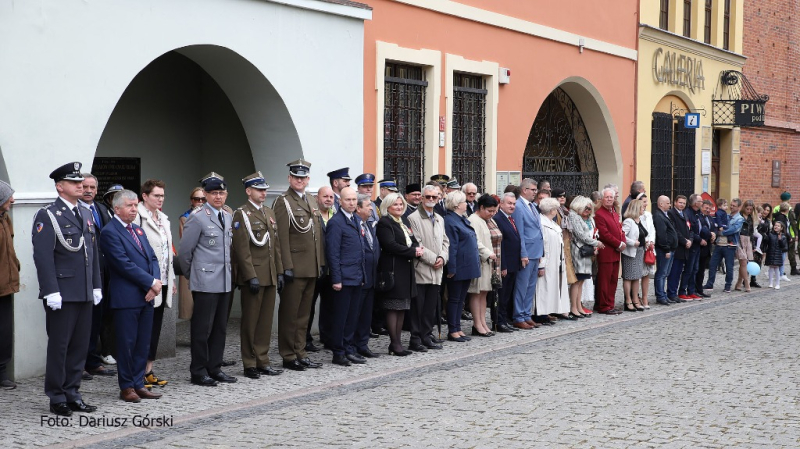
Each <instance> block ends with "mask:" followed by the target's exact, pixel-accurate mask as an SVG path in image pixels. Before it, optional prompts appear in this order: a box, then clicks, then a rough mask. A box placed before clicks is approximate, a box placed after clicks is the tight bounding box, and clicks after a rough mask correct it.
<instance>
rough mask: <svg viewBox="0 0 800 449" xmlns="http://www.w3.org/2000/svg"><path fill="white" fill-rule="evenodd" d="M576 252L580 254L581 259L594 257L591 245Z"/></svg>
mask: <svg viewBox="0 0 800 449" xmlns="http://www.w3.org/2000/svg"><path fill="white" fill-rule="evenodd" d="M578 251H579V252H580V255H581V257H592V256H594V247H593V246H592V245H583V246H581V247H580V248H579V249H578Z"/></svg>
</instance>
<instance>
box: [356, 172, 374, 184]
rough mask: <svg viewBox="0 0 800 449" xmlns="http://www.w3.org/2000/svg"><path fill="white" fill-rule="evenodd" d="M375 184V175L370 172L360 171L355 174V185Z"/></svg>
mask: <svg viewBox="0 0 800 449" xmlns="http://www.w3.org/2000/svg"><path fill="white" fill-rule="evenodd" d="M374 184H375V175H373V174H372V173H362V174H360V175H358V176H356V185H358V186H371V185H374Z"/></svg>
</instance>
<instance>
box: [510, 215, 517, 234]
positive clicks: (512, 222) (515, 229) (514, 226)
mask: <svg viewBox="0 0 800 449" xmlns="http://www.w3.org/2000/svg"><path fill="white" fill-rule="evenodd" d="M508 221H510V222H511V227H512V228H514V232H516V233H517V234H519V231H517V225H516V224H514V219H513V218H511V216H509V217H508Z"/></svg>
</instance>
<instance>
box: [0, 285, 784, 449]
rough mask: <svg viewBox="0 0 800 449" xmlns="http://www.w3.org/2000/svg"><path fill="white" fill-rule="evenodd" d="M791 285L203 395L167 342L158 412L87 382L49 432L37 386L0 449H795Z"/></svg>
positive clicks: (377, 343) (23, 398)
mask: <svg viewBox="0 0 800 449" xmlns="http://www.w3.org/2000/svg"><path fill="white" fill-rule="evenodd" d="M799 281H800V280H799ZM799 287H800V282H798V281H796V282H794V283H791V284H790V283H785V284H784V285H783V289H782V290H780V291H775V290H770V289H761V290H754V293H749V294H744V293H733V294H723V293H722V292H721V291H720V290H717V291H716V293H717V294H716V295H714V297H713V298H712V300H705V301H702V302H694V303H689V304H682V305H677V306H669V307H664V306H658V305H655V306H653V308H652V309H651V310H649V311H647V312H644V313H625V314H623V315H621V316H616V317H614V316H597V315H595V316H594V317H593V318H591V319H584V320H579V321H576V322H562V323H558V324H557V325H555V326H547V327H543V328H540V329H537V330H533V331H520V332H515V333H513V334H498V335H497V336H495V337H492V338H479V337H478V338H474V339H473V340H472V341H471V342H469V343H464V344H461V343H446V344H445V349H444V350H442V351H430V352H428V353H424V354H416V353H415V354H414V355H411V356H409V357H389V356H386V355H382V356H381V358H379V359H377V360H375V361H370V362H368V364H366V365H361V366H353V367H350V368H343V367H338V366H335V365H332V364H331V363H330V357H331V356H330V353H329V352H322V353H318V354H315V355H313V356H312V358H313V359H315V360H318V361H322V362H324V363H325V365H324V368H323V369H321V370H309V371H306V372H303V373H295V372H287V373H284V374H283V375H281V376H277V377H271V378H262V379H260V380H250V379H246V378H244V377H242V376H239V382H238V383H236V384H232V385H223V386H220V387H217V388H203V387H195V386H192V385H191V384H189V380H188V369H187V367H188V347H186V346H185V345H186V344H187V342H186V337H185V336H183V337H180V336H179V344H182V346H180V347H179V348H178V357H177V358H176V359H174V360H164V361H159V362H157V371H156V372H157V374H159V376H162V377H165V378H168V379H170V384H169V385H168V386H167V387H165V388H163V389H162V390H161V391H163V392H164V397H163V398H162V399H161V400H158V401H142V403H139V404H126V403H123V402H122V401H120V400H118V399H117V397H116V396H117V393H118V390H117V389H116V378H110V379H97V378H96V380H93V381H90V382H84V384H83V386H82V388H81V391H82V392H83V394H84V398H85V400H86V401H87V402H89V403H90V404H94V405H98V406H99V407H100V409H99V410H98V411H97V412H95V413H93V414H90V415H83V416H84V419H83V421H81V420H80V415H77V414H76V415H73V417H72V419H71V420H67V421H65V423H66V424H68V427H61V426H59V425H56V424H55V423H54V422H53V421H52V420H51V421H50V422H48V421H47V418H49V417H51V416H52V415H49V414H48V413H47V400H46V398H45V397H44V395H43V394H42V392H41V387H42V378H36V379H28V380H25V381H22V382H20V386H19V388H18V389H17V390H14V391H12V392H2V393H0V427H2V431H3V432H2V433H3V435H4V436H5V441H4V445H3V446H4V447H30V446H44V445H57V446H58V447H68V446H90V447H98V448H109V447H143V448H144V447H147V448H153V447H159V448H161V447H175V448H179V447H209V448H227V447H231V448H240V447H340V446H341V447H344V446H348V447H421V446H427V447H475V448H481V447H498V446H500V447H602V448H606V447H656V446H659V447H662V446H663V447H731V446H736V447H792V448H795V447H800V411H799V410H798V383H797V381H798V375H797V372H798V361H797V357H796V348H797V347H798V344H800V338H799V337H798V330H797V326H796V325H795V323H794V320H795V317H797V316H798V315H799V312H800V304H798V301H797V300H798V293H799V292H800V288H799ZM651 291H652V290H651ZM618 302H619V301H618ZM232 324H233V323H232ZM235 327H236V326H235V325H232V326H231V329H230V334H229V340H228V341H229V344H228V351H227V356H228V357H230V358H233V357H235V356H236V352H237V351H238V335H236V332H235ZM387 345H388V342H387V340H386V339H385V337H382V338H381V339H379V340H373V342H372V348H373V350H376V352H378V351H377V350H378V349H380V352H381V353H382V354H385V349H383V348H385V347H386V346H387ZM237 358H238V357H237ZM276 361H279V358H278V356H277V354H275V355H274V361H273V364H274V365H275V364H277V363H276ZM232 368H234V367H232ZM228 372H229V373H230V374H234V375H240V374H241V368H240V367H236V369H229V370H228ZM212 394H213V396H211V395H212ZM147 414H149V417H151V418H153V417H160V416H162V415H165V416H167V417H168V418H170V419H169V420H168V421H167V423H166V424H168V425H167V426H164V427H152V428H149V429H148V428H142V427H137V426H135V425H134V422H133V418H134V416H136V415H147ZM42 417H44V418H42ZM87 418H93V419H94V420H93V421H89V420H88V419H87ZM122 418H126V419H127V421H126V422H125V423H124V424H123V425H122V426H117V425H116V424H119V423H120V421H119V420H120V419H122ZM115 419H116V420H117V421H115ZM91 424H96V425H91Z"/></svg>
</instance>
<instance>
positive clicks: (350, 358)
mask: <svg viewBox="0 0 800 449" xmlns="http://www.w3.org/2000/svg"><path fill="white" fill-rule="evenodd" d="M357 202H358V197H357V194H356V191H355V190H353V189H351V188H350V187H345V188H344V189H342V192H341V196H340V198H339V212H338V213H336V214H335V215H334V216H333V218H331V219H330V220H329V221H328V224H327V226H326V229H325V258H326V260H327V267H328V271H329V272H330V275H331V286H332V288H333V298H332V304H331V312H332V319H331V323H330V324H331V335H330V341H329V342H328V344H329V345H330V346H331V349H332V351H333V363H334V364H336V365H341V366H350V364H351V363H365V362H366V360H365V359H364V357H362V356H361V355H359V354H358V353H357V352H356V351H355V344H354V342H353V339H354V336H355V329H356V325H357V323H358V315H359V312H360V311H361V286H362V285H363V284H364V270H365V266H364V246H363V244H362V239H361V219H360V218H359V217H358V216H357V215H356V213H355V212H356V207H357V205H358V203H357Z"/></svg>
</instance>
